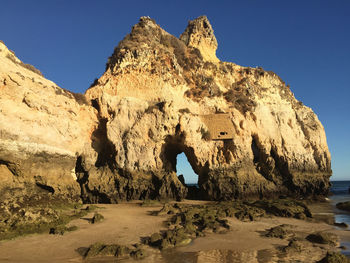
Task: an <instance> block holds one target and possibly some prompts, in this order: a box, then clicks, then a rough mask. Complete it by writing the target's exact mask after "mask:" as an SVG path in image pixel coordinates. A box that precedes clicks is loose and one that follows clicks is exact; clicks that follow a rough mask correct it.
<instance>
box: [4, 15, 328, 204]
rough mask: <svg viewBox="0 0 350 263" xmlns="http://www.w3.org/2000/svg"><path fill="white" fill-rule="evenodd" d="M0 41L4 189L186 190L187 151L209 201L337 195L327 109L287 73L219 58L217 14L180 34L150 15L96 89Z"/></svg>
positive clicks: (155, 194)
mask: <svg viewBox="0 0 350 263" xmlns="http://www.w3.org/2000/svg"><path fill="white" fill-rule="evenodd" d="M0 45H1V47H0V49H1V50H2V51H0V54H1V56H0V59H1V63H0V67H1V68H0V69H1V71H0V73H1V75H0V93H1V97H0V105H1V112H0V120H1V127H0V144H1V147H0V171H2V172H0V176H1V177H4V180H3V182H7V183H1V187H3V188H2V189H9V188H8V187H9V185H12V186H13V187H14V186H16V185H18V184H22V185H24V184H25V182H29V183H30V184H31V185H33V186H34V187H39V188H40V185H42V187H41V189H43V188H44V189H45V187H46V189H50V191H49V192H50V193H51V194H54V195H56V194H57V195H58V194H62V195H74V196H76V197H79V196H80V198H82V199H83V201H85V202H107V203H113V202H117V201H118V200H131V199H146V198H152V199H153V198H159V199H163V198H171V199H182V198H185V197H186V195H187V192H188V189H187V187H186V186H185V185H184V184H183V182H181V181H180V180H179V179H178V177H177V174H176V157H177V155H178V154H180V153H182V152H183V153H185V155H186V156H187V158H188V160H189V162H190V164H191V166H192V168H193V170H194V171H195V173H196V174H198V184H199V190H198V191H197V193H196V195H197V198H200V199H211V200H224V199H233V198H242V197H246V196H255V197H266V196H270V195H276V194H277V195H279V194H287V195H288V194H290V195H293V196H295V195H300V196H314V195H316V196H317V195H326V194H327V193H328V189H329V177H330V175H331V167H330V154H329V151H328V147H327V142H326V136H325V132H324V129H323V127H322V125H321V123H320V121H319V120H318V118H317V116H316V115H315V114H314V113H313V111H312V110H311V109H310V108H308V107H306V106H304V105H303V104H302V103H301V102H299V101H297V100H296V99H295V97H294V95H293V93H292V92H291V91H290V89H289V87H288V86H286V84H285V83H284V82H283V81H282V80H281V79H280V78H279V77H278V76H277V75H276V74H274V73H272V72H267V71H264V70H263V69H262V68H249V67H242V66H238V65H236V64H233V63H228V62H221V61H219V60H218V59H217V58H216V55H215V52H216V48H217V41H216V39H215V36H214V33H213V29H212V27H211V25H210V23H209V21H208V19H207V18H206V17H199V18H197V19H195V20H193V21H190V22H189V24H188V27H187V28H186V30H185V32H184V33H183V34H182V35H181V36H180V38H179V39H178V38H176V37H174V36H172V35H170V34H169V33H167V32H166V31H164V30H163V29H161V28H160V27H159V25H157V24H156V22H155V21H154V20H152V19H150V18H148V17H142V18H141V19H140V21H139V23H138V24H136V25H135V26H133V28H132V31H131V33H130V34H129V35H127V36H126V37H125V38H124V39H123V40H122V41H121V42H120V43H119V45H118V46H117V47H116V48H115V50H114V53H113V54H112V56H111V57H110V58H109V59H108V61H107V64H106V72H105V73H104V74H103V75H102V76H101V77H100V78H99V79H98V80H97V81H96V82H95V83H94V85H93V86H92V87H91V88H90V89H88V90H87V91H86V93H85V95H82V94H80V95H77V94H72V93H70V92H67V91H65V90H63V89H61V88H59V87H57V85H55V84H54V83H52V82H50V81H48V80H46V79H44V78H43V77H41V76H39V75H38V74H37V73H35V72H32V71H30V70H28V69H26V68H24V67H23V65H21V64H18V61H17V62H16V61H13V59H12V60H11V59H9V58H8V56H7V54H8V52H9V51H8V49H7V48H6V47H5V46H4V45H2V44H0ZM5 49H6V50H7V51H6V52H4V50H5ZM11 54H12V53H11ZM16 59H17V58H16ZM18 73H19V74H18ZM20 75H23V76H22V77H21V76H20ZM76 97H78V100H79V98H80V99H83V101H84V102H86V104H84V103H79V101H77V99H76ZM212 114H225V118H219V117H218V118H217V119H225V120H226V119H227V120H226V121H225V124H223V127H225V129H226V128H227V127H228V128H229V129H230V131H229V134H227V133H226V134H225V133H224V132H225V131H223V135H224V137H223V138H226V139H220V137H219V136H216V135H215V136H216V137H215V139H213V138H214V136H213V135H211V134H210V132H213V131H212V129H213V128H212V127H216V126H217V125H219V126H220V123H219V122H218V124H217V125H216V124H214V125H209V124H208V118H206V117H205V116H212ZM211 119H215V118H212V117H211ZM225 136H226V137H225ZM227 138H229V139H227ZM38 178H39V179H38ZM5 185H6V187H5ZM23 187H24V186H23ZM4 191H5V190H4ZM192 194H193V193H192Z"/></svg>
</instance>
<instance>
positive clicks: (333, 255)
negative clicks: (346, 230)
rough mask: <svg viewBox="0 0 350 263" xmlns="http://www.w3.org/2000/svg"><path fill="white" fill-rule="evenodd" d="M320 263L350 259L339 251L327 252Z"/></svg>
mask: <svg viewBox="0 0 350 263" xmlns="http://www.w3.org/2000/svg"><path fill="white" fill-rule="evenodd" d="M318 263H350V259H349V258H348V257H346V256H345V255H343V254H341V253H339V252H327V255H326V256H325V257H324V258H323V259H322V260H320V261H319V262H318Z"/></svg>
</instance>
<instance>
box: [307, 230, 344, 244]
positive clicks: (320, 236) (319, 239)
mask: <svg viewBox="0 0 350 263" xmlns="http://www.w3.org/2000/svg"><path fill="white" fill-rule="evenodd" d="M306 239H307V240H309V241H310V242H313V243H319V244H328V245H332V246H336V245H337V244H338V243H339V238H338V236H337V235H335V234H332V233H328V232H317V233H313V234H310V235H308V236H307V237H306Z"/></svg>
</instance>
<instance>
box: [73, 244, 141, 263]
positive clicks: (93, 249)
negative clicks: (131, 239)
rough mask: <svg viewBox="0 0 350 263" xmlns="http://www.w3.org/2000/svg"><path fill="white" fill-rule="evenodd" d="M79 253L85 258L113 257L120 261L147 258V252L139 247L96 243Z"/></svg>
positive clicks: (81, 249)
mask: <svg viewBox="0 0 350 263" xmlns="http://www.w3.org/2000/svg"><path fill="white" fill-rule="evenodd" d="M77 252H78V253H79V254H80V255H81V256H83V257H84V258H95V257H113V258H118V259H125V258H129V257H132V258H135V259H141V258H143V257H145V251H144V250H143V249H142V248H140V247H139V246H124V245H118V244H104V243H100V242H97V243H94V244H92V245H90V246H89V247H88V248H83V247H82V248H78V249H77Z"/></svg>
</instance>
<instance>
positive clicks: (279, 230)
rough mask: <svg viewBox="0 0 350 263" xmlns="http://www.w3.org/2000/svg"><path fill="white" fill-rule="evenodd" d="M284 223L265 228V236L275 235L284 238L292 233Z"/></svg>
mask: <svg viewBox="0 0 350 263" xmlns="http://www.w3.org/2000/svg"><path fill="white" fill-rule="evenodd" d="M287 227H288V226H286V225H280V226H275V227H272V228H270V229H268V230H267V233H266V234H265V236H266V237H275V238H281V239H285V238H287V237H288V236H289V235H291V234H292V231H291V230H290V229H288V228H287Z"/></svg>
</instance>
